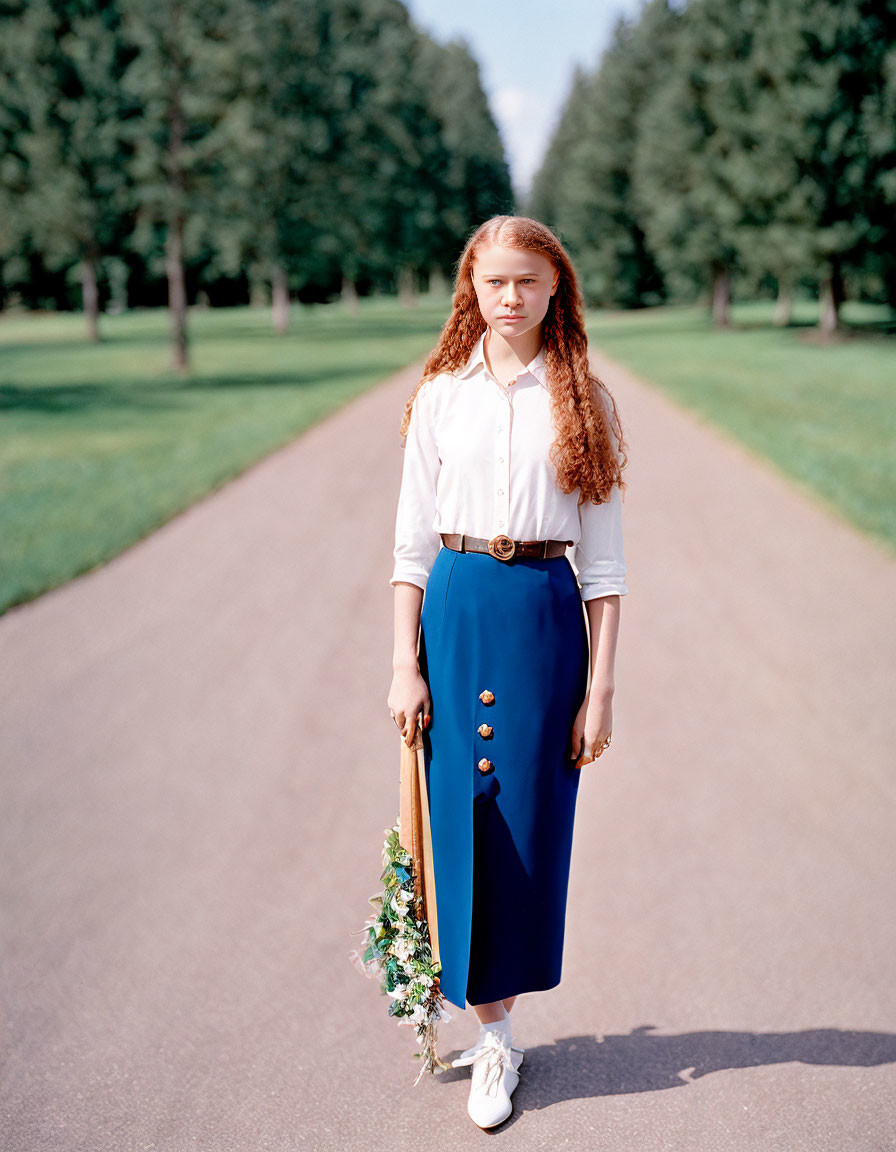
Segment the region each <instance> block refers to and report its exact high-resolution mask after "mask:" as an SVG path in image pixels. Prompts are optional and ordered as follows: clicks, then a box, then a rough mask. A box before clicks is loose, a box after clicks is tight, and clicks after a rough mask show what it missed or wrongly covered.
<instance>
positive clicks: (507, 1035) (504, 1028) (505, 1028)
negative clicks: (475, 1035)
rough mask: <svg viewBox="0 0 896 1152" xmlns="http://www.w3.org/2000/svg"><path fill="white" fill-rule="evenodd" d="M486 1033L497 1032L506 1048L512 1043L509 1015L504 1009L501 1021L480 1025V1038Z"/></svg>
mask: <svg viewBox="0 0 896 1152" xmlns="http://www.w3.org/2000/svg"><path fill="white" fill-rule="evenodd" d="M486 1032H497V1033H498V1035H499V1036H500V1037H501V1039H502V1040H503V1041H504V1043H505V1044H507V1045H508V1047H509V1046H510V1045H511V1044H512V1043H513V1032H512V1030H511V1026H510V1014H509V1013H508V1011H507V1009H506V1008H505V1009H504V1019H503V1020H492V1021H490V1022H489V1023H488V1024H481V1025H480V1026H479V1034H480V1036H484V1035H485V1033H486Z"/></svg>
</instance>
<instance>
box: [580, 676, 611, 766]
mask: <svg viewBox="0 0 896 1152" xmlns="http://www.w3.org/2000/svg"><path fill="white" fill-rule="evenodd" d="M612 732H613V690H612V689H603V690H601V689H599V688H598V689H595V686H594V685H592V690H591V692H590V693H588V695H587V696H586V697H585V699H584V700H583V701H582V706H581V708H579V711H578V714H577V715H576V719H575V723H574V724H573V726H572V757H573V758H575V760H576V764H575V766H576V768H581V767H582V765H583V764H590V763H591V762H592V761H593V760H596V759H597V758H598V757H599V756H602V755H603V754H604V752H605V751H606V750H607V748H608V747H609V744H610V737H611V735H612Z"/></svg>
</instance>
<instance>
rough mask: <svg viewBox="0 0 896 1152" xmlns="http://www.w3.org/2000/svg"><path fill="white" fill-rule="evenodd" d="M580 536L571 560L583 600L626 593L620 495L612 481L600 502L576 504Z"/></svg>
mask: <svg viewBox="0 0 896 1152" xmlns="http://www.w3.org/2000/svg"><path fill="white" fill-rule="evenodd" d="M579 524H580V525H581V537H580V539H579V542H578V544H577V545H576V548H575V552H574V561H575V566H576V571H577V573H578V579H579V586H580V588H581V589H582V599H583V600H594V599H596V598H597V597H598V596H617V595H618V596H625V595H626V593H627V592H628V588H627V587H626V584H625V553H624V551H623V548H622V494H621V492H620V490H619V487H618V485H616V484H614V485H613V488H612V489H611V492H610V498H609V500H606V501H605V502H604V503H603V504H592V503H591V501H590V500H589V501H587V502H586V503H584V504H580V505H579Z"/></svg>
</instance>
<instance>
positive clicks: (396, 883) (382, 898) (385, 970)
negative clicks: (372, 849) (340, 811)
mask: <svg viewBox="0 0 896 1152" xmlns="http://www.w3.org/2000/svg"><path fill="white" fill-rule="evenodd" d="M381 879H382V882H383V885H384V887H383V892H382V894H381V895H377V896H371V897H370V903H371V904H372V905H373V907H374V908H375V910H376V911H375V912H374V914H373V915H372V916H371V917H370V919H369V920H368V921H367V923H366V924H365V925H364V927H363V928H362V929H360V931H362V932H365V933H366V947H364V948H363V950H361V951H359V950H358V949H355V950H354V951H353V952H351V953H350V956H349V958H350V959H351V961H352V963H353V964H354V965H355V967H356V968H357V969H358V971H359V972H362V973H363V974H364V975H365V976H369V977H370V978H371V979H376V978H379V979H380V981H381V983H380V987H381V990H382V991H383V992H384V993H385V994H386V995H387V996H389V997H390V999H391V1003H390V1005H389V1015H390V1016H395V1017H397V1018H398V1023H399V1024H407V1025H412V1026H413V1028H414V1032H415V1034H416V1037H417V1043H418V1044H419V1045H420V1049H421V1050H420V1051H419V1052H415V1053H414V1055H415V1056H417V1057H419V1058H420V1059H422V1061H423V1065H422V1067H421V1069H420V1072H419V1073H418V1075H417V1079H416V1080H415V1081H414V1083H415V1084H417V1083H419V1081H420V1077H421V1076H422V1075H423V1073H424V1072H430V1073H435V1072H437V1071H438V1070H439V1069H441V1068H448V1067H449V1065H448V1064H445V1063H444V1061H442V1060H441V1059H440V1058H439V1055H438V1052H437V1050H436V1033H437V1029H438V1026H439V1022H440V1021H442V1020H450V1019H451V1017H450V1016H449V1014H448V1013H447V1012H446V1011H445V1008H444V1005H445V998H444V996H443V995H442V993H441V991H440V989H439V972H440V971H441V964H440V963H439V961H438V960H437V959H434V958H433V952H432V946H431V942H430V932H429V924H428V922H427V918H426V912H425V905H424V897H423V891H422V885H421V883H420V878H419V876H418V877H415V874H414V861H413V857H412V854H411V852H410V851H408V850H407V849H406V848H405V847H404V846H403V845H402V842H401V818H400V817H399V819H398V820H397V821H396V823H395V826H394V827H393V828H387V829H386V840H385V842H384V844H383V874H382V877H381ZM415 880H416V884H415Z"/></svg>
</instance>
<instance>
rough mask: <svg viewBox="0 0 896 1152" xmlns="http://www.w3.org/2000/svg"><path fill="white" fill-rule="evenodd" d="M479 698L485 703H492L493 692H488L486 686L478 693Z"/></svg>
mask: <svg viewBox="0 0 896 1152" xmlns="http://www.w3.org/2000/svg"><path fill="white" fill-rule="evenodd" d="M479 699H480V700H481V701H482V703H483V704H485V705H488V704H494V702H495V694H494V692H489V690H488V688H486V690H485V691H484V692H480V693H479Z"/></svg>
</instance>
